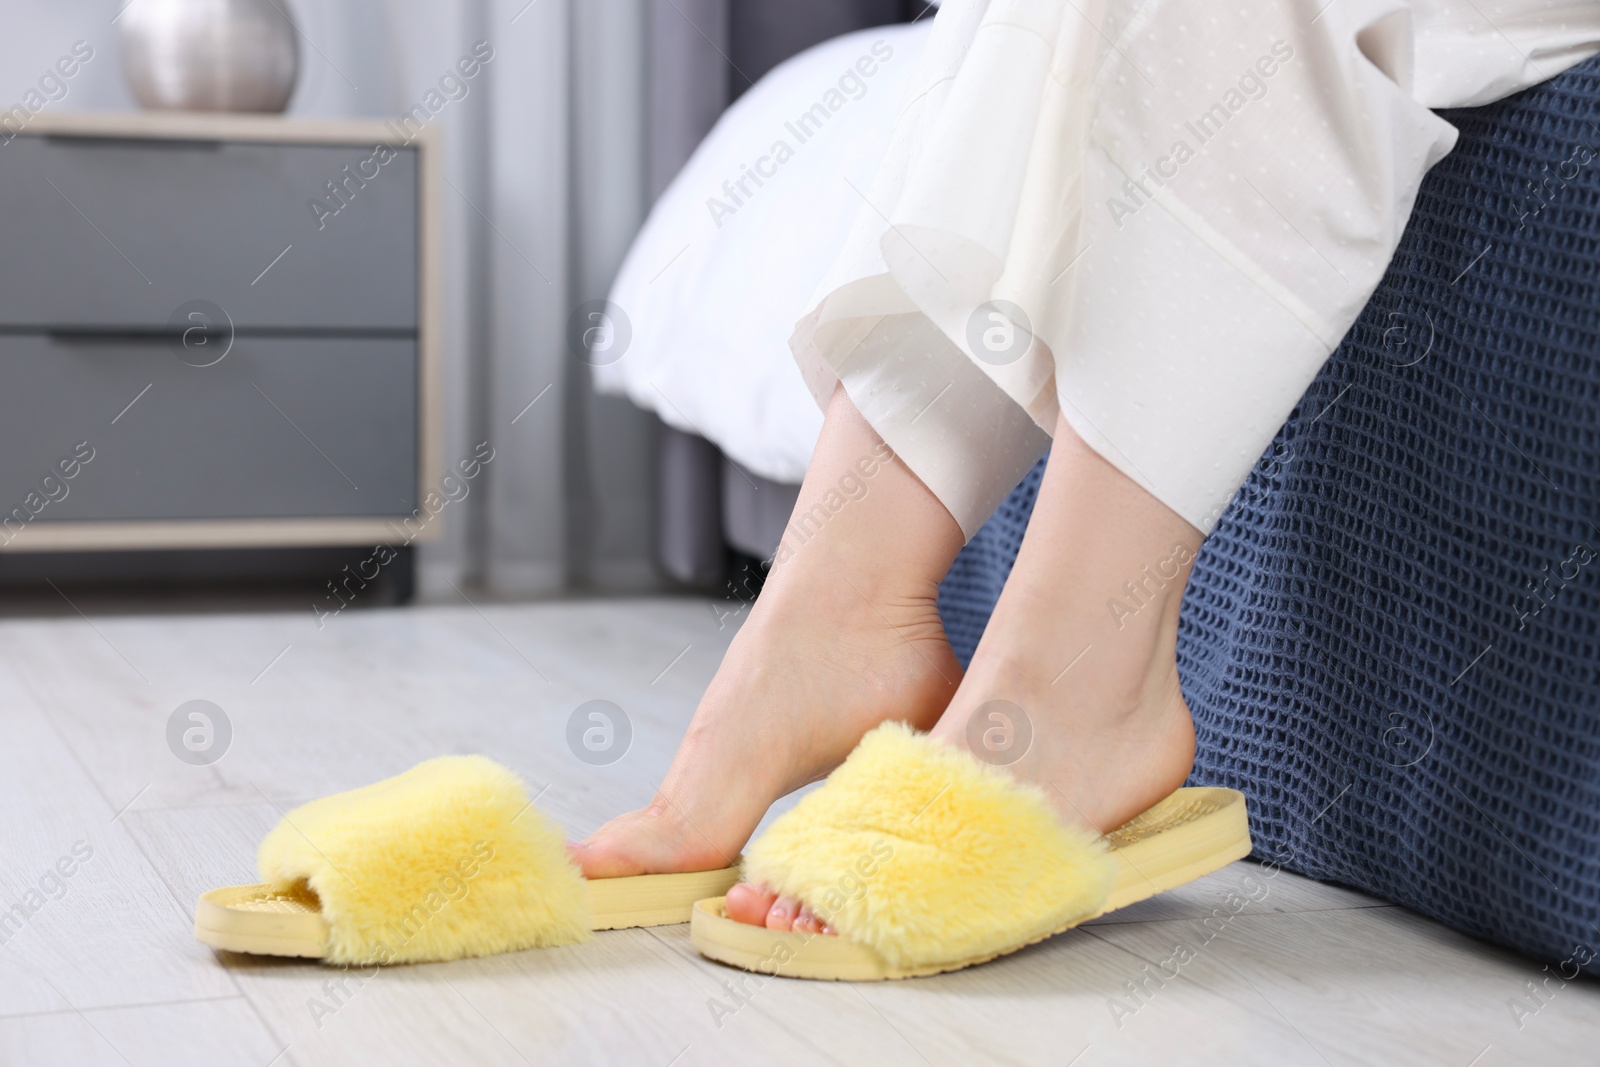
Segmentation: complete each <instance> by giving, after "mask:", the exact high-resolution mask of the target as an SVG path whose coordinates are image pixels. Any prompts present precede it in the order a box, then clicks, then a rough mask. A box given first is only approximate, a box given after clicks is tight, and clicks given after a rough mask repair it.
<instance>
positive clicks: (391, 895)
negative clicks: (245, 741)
mask: <svg viewBox="0 0 1600 1067" xmlns="http://www.w3.org/2000/svg"><path fill="white" fill-rule="evenodd" d="M257 859H258V864H259V867H260V871H261V879H262V881H264V882H269V883H271V884H272V885H274V886H275V887H277V888H279V889H286V888H288V887H289V886H291V885H294V884H295V883H305V884H307V885H309V886H310V888H311V889H312V890H313V891H314V892H315V893H316V894H317V896H318V897H319V898H321V902H322V914H323V917H324V918H325V919H327V921H328V924H329V926H330V927H331V928H332V940H331V944H330V946H329V947H330V952H329V955H328V960H329V962H332V963H346V964H359V965H363V966H365V965H369V964H381V963H410V962H418V961H422V960H449V959H459V958H460V957H463V956H488V955H492V954H494V953H498V952H510V951H514V950H516V949H524V948H532V947H535V946H540V945H555V944H568V943H571V942H575V941H581V940H583V939H584V938H586V937H587V936H588V934H589V919H588V895H587V889H586V888H585V886H584V884H583V878H582V875H580V874H579V872H578V870H577V868H575V867H574V866H573V865H572V864H571V862H570V861H569V860H568V859H567V855H566V850H565V847H564V845H563V841H562V835H561V831H560V829H559V828H558V827H557V826H556V825H555V824H554V823H552V822H551V821H550V820H549V819H547V818H546V817H545V816H544V815H542V814H541V813H540V812H539V811H538V810H536V809H535V808H533V807H532V806H530V805H529V803H528V794H527V790H526V789H524V788H523V784H522V781H521V780H520V779H519V778H518V777H517V776H516V775H515V774H514V773H512V772H511V771H510V770H507V769H506V768H505V767H502V766H500V765H499V764H498V763H495V762H494V761H492V760H489V759H485V758H484V757H482V756H444V757H441V758H439V759H432V760H428V761H427V762H425V763H419V764H418V765H417V766H415V767H413V768H411V770H409V771H406V772H405V773H404V774H401V775H397V776H396V777H393V778H388V779H385V780H384V781H381V782H378V783H376V784H374V785H369V786H366V787H364V788H361V789H353V790H351V791H349V792H347V793H338V794H335V795H333V796H329V797H323V798H322V799H321V800H314V801H312V802H311V803H309V804H303V805H301V806H300V807H298V808H296V809H294V810H293V811H291V812H290V813H289V814H288V815H285V816H284V817H283V820H282V821H281V822H279V823H278V825H277V827H276V828H275V829H273V831H272V832H271V833H270V834H268V835H267V837H266V839H265V840H264V841H262V842H261V849H260V852H259V854H258V857H257Z"/></svg>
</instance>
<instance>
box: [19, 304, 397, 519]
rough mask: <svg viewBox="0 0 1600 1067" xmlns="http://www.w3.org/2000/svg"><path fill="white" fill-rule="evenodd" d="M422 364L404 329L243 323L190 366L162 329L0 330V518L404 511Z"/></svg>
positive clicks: (391, 513) (299, 515)
mask: <svg viewBox="0 0 1600 1067" xmlns="http://www.w3.org/2000/svg"><path fill="white" fill-rule="evenodd" d="M417 380H418V368H417V348H416V344H415V342H413V341H411V340H407V339H375V340H374V339H363V340H355V339H328V338H316V339H310V338H277V337H275V338H258V337H257V338H252V337H238V338H236V339H235V340H234V342H233V347H232V348H231V350H229V351H228V353H227V355H226V356H225V357H224V358H223V359H222V360H221V361H220V362H219V363H216V364H215V365H213V366H209V367H195V366H190V365H188V364H187V363H184V362H181V361H180V360H179V359H178V358H177V357H176V356H174V355H173V353H172V352H171V351H170V349H169V347H168V345H167V344H166V343H165V342H164V341H162V340H161V339H158V338H122V339H114V338H109V337H108V338H84V337H70V338H63V337H47V336H35V335H27V336H0V381H3V382H4V388H0V427H4V428H5V430H6V440H7V447H6V449H5V450H4V451H3V452H0V513H3V514H0V518H8V517H11V516H13V515H14V511H13V509H15V508H19V507H20V508H23V509H24V511H25V512H30V513H32V512H34V511H35V509H36V508H37V512H36V514H33V515H32V516H31V517H30V518H29V519H28V520H27V522H26V525H38V524H43V523H51V522H64V521H82V520H146V519H236V518H311V517H324V516H369V517H383V516H394V515H409V514H410V513H411V512H412V510H413V509H414V508H415V507H416V506H417V504H416V496H417V483H418V479H417V461H418V460H417V442H416V425H417V399H418V398H417ZM80 443H83V444H85V446H86V447H85V448H83V449H79V448H78V446H79V445H80ZM75 450H76V451H77V452H78V453H80V455H77V456H75V455H74V453H75ZM89 450H92V452H93V456H92V458H91V459H89V460H88V462H87V463H83V462H81V460H82V455H81V453H83V452H86V451H89ZM74 459H77V460H78V461H79V462H77V463H76V465H74V463H73V461H74ZM63 460H65V461H67V467H68V468H69V469H73V473H74V477H72V478H71V479H70V480H67V479H64V478H62V477H61V472H62V461H63ZM46 476H51V480H50V481H46ZM52 497H55V498H58V499H52ZM41 502H42V503H41ZM11 525H12V526H17V525H18V522H17V521H16V520H15V519H13V521H12V522H11ZM20 536H26V531H24V532H23V534H21V535H20ZM24 547H25V546H24Z"/></svg>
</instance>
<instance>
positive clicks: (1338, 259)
mask: <svg viewBox="0 0 1600 1067" xmlns="http://www.w3.org/2000/svg"><path fill="white" fill-rule="evenodd" d="M1596 51H1600V2H1596V0H1583V2H1561V0H1504V2H1498V3H1497V2H1493V0H1470V2H1468V0H1457V2H1448V3H1447V2H1445V0H1412V2H1406V0H1258V2H1256V3H1253V4H1249V5H1245V4H1225V3H1217V2H1214V0H949V2H947V3H946V4H945V6H944V7H943V8H942V9H941V10H940V12H939V14H938V16H937V18H936V21H935V24H934V27H933V30H932V33H931V36H930V38H929V41H928V45H927V48H926V50H925V51H924V52H923V53H922V55H921V57H920V60H919V65H918V68H917V70H916V73H915V75H914V76H913V78H912V83H911V85H910V87H909V90H908V92H907V94H906V97H905V99H904V101H903V104H902V106H901V111H900V114H899V118H898V120H897V122H896V124H895V127H894V130H893V133H892V135H891V140H890V144H889V146H888V150H887V155H886V157H885V160H884V163H883V165H882V167H881V168H880V170H879V172H878V175H877V178H876V180H875V181H874V182H873V184H872V185H871V187H870V188H866V189H861V190H859V191H860V192H861V194H862V204H861V208H860V212H859V215H858V217H857V220H856V223H855V226H854V229H853V231H852V234H851V237H850V239H849V241H848V243H847V244H846V246H845V248H844V250H843V252H842V253H841V255H840V256H839V258H838V260H837V261H836V262H835V264H834V266H833V268H832V269H831V271H830V272H829V274H828V276H827V278H826V279H825V280H824V282H823V283H822V285H821V287H820V288H819V290H818V291H817V294H816V295H815V297H814V298H813V300H812V302H811V304H810V307H811V310H810V311H809V312H808V313H807V314H806V316H805V317H804V318H803V319H802V320H801V321H800V323H799V325H798V326H797V328H796V330H795V333H794V336H793V339H792V341H791V347H792V349H793V350H794V353H795V355H796V358H797V359H798V360H799V362H800V366H801V370H802V373H803V374H804V376H805V379H806V382H807V385H808V386H809V387H810V389H811V391H812V393H813V394H814V395H815V396H816V397H817V399H818V401H819V402H822V403H825V402H826V400H827V398H828V396H829V395H830V394H831V393H832V391H833V389H834V387H835V383H836V382H842V383H843V385H844V388H845V390H846V392H847V393H848V394H849V396H850V398H851V400H852V401H853V402H854V404H855V405H856V407H857V408H858V409H860V411H861V412H862V414H863V415H864V416H865V417H866V418H867V420H868V421H869V422H870V423H871V424H872V426H873V427H874V428H875V429H876V430H877V432H878V433H879V434H880V435H881V436H882V437H883V438H884V440H885V441H886V442H887V443H888V444H889V445H890V446H891V447H892V448H893V449H894V450H895V451H896V452H897V453H898V454H899V455H900V457H901V458H902V459H903V460H904V461H905V462H906V463H907V465H908V466H909V467H910V468H911V469H912V471H913V472H915V473H916V474H917V476H918V477H919V478H921V479H922V481H923V482H924V483H925V484H926V485H927V486H928V487H929V489H930V490H932V491H933V492H934V493H935V494H936V495H937V496H938V497H939V499H940V500H941V501H942V502H943V503H944V504H945V506H946V507H947V508H948V509H949V510H950V512H951V514H952V515H953V516H954V517H955V518H956V520H957V522H959V523H960V525H961V527H962V529H963V531H964V532H965V533H966V535H967V536H968V537H971V536H972V534H974V533H975V532H976V531H977V529H978V527H979V526H981V525H982V524H983V522H984V520H985V519H987V518H988V516H989V514H990V513H991V512H992V511H993V510H994V509H995V507H997V506H998V505H999V503H1000V501H1001V500H1003V499H1004V498H1005V496H1006V494H1007V493H1008V492H1009V491H1010V490H1011V489H1012V487H1013V486H1015V485H1016V483H1017V481H1018V480H1019V479H1020V478H1021V477H1022V475H1023V474H1024V473H1025V472H1026V471H1027V470H1028V468H1029V467H1030V466H1032V465H1033V463H1034V462H1035V461H1036V460H1037V459H1038V457H1039V455H1040V454H1041V453H1042V452H1043V450H1044V449H1045V447H1046V446H1047V445H1048V443H1049V438H1048V435H1049V434H1050V433H1051V432H1053V431H1054V428H1055V426H1056V421H1057V418H1058V416H1059V417H1061V418H1063V419H1065V421H1066V422H1067V423H1068V424H1069V425H1070V426H1071V427H1072V429H1073V430H1074V431H1075V432H1076V433H1077V434H1078V435H1079V436H1081V437H1082V438H1083V439H1084V441H1085V442H1087V443H1088V444H1089V445H1090V446H1091V447H1093V448H1094V449H1095V450H1096V451H1097V452H1099V453H1100V454H1101V455H1102V456H1104V457H1105V458H1106V459H1107V460H1108V461H1109V462H1111V463H1112V464H1114V465H1115V466H1116V467H1117V468H1118V469H1120V470H1121V471H1122V472H1123V473H1124V474H1126V475H1127V476H1128V477H1129V478H1131V479H1133V480H1134V481H1135V482H1137V483H1138V484H1140V485H1141V486H1143V487H1144V488H1145V489H1147V490H1149V491H1150V492H1151V493H1152V494H1154V495H1155V496H1156V497H1157V498H1158V499H1160V500H1161V501H1162V502H1163V503H1165V504H1167V505H1168V506H1169V507H1171V508H1172V509H1173V510H1174V511H1176V512H1177V513H1178V514H1179V515H1181V516H1182V517H1183V518H1184V519H1186V520H1187V521H1188V522H1189V523H1191V524H1192V525H1194V526H1195V527H1197V528H1198V529H1199V530H1201V531H1202V532H1205V533H1209V532H1210V530H1211V528H1212V526H1213V525H1214V524H1215V523H1216V521H1217V519H1218V517H1219V516H1220V515H1221V513H1222V511H1223V509H1224V508H1225V507H1226V506H1227V503H1228V501H1229V500H1230V498H1231V497H1232V496H1233V494H1234V492H1235V491H1236V490H1237V489H1238V487H1239V486H1240V485H1241V484H1242V483H1243V481H1244V479H1245V477H1246V475H1247V474H1248V473H1249V471H1250V468H1251V467H1252V465H1253V464H1254V463H1255V462H1256V460H1257V459H1258V458H1259V457H1260V455H1261V453H1262V451H1263V450H1264V449H1265V447H1266V446H1267V444H1268V443H1269V442H1270V441H1271V439H1272V437H1273V436H1274V435H1275V434H1276V432H1277V430H1278V428H1279V427H1280V426H1281V425H1282V424H1283V421H1284V419H1285V418H1286V417H1287V415H1288V413H1289V411H1290V410H1291V409H1292V408H1293V406H1294V405H1295V403H1296V402H1297V401H1298V400H1299V398H1300V396H1301V394H1302V393H1303V392H1304V391H1305V389H1306V387H1307V385H1309V384H1310V382H1311V380H1312V378H1313V377H1314V376H1315V375H1316V373H1317V371H1318V369H1319V368H1320V367H1321V366H1322V364H1323V362H1324V361H1325V360H1326V359H1327V357H1328V355H1329V354H1330V353H1331V352H1332V351H1333V349H1334V347H1335V346H1336V345H1337V344H1338V342H1339V340H1340V338H1341V337H1342V336H1343V335H1344V333H1345V332H1346V330H1348V329H1349V327H1350V325H1351V324H1352V323H1353V322H1354V320H1355V318H1356V316H1357V315H1358V314H1359V313H1360V311H1361V309H1362V307H1363V305H1364V304H1365V303H1366V301H1367V299H1368V297H1369V296H1370V295H1371V293H1372V291H1373V289H1374V288H1375V287H1376V286H1377V284H1378V281H1379V279H1380V278H1381V277H1382V275H1383V272H1384V270H1385V268H1386V267H1387V265H1388V263H1389V260H1390V257H1391V256H1392V255H1393V253H1394V249H1395V246H1396V244H1397V242H1398V240H1399V238H1400V233H1401V230H1402V229H1403V227H1404V225H1405V222H1406V219H1407V218H1408V216H1409V215H1410V212H1411V208H1412V204H1413V202H1414V200H1415V197H1416V194H1417V188H1418V185H1419V183H1420V182H1421V180H1422V178H1423V175H1424V174H1426V173H1427V171H1428V169H1429V168H1430V167H1431V166H1433V164H1435V163H1437V162H1438V161H1439V160H1440V159H1442V158H1443V157H1444V156H1445V155H1446V154H1447V153H1448V152H1449V151H1450V149H1451V148H1452V147H1453V146H1454V143H1455V137H1456V131H1455V129H1454V127H1452V126H1451V125H1450V124H1449V123H1447V122H1445V121H1444V120H1443V119H1441V118H1439V117H1438V116H1437V115H1435V114H1434V113H1433V111H1432V110H1431V109H1433V108H1445V107H1466V106H1473V105H1477V104H1483V103H1487V102H1490V101H1493V100H1496V99H1499V98H1501V97H1504V96H1507V95H1509V94H1511V93H1513V92H1516V91H1518V90H1520V89H1523V88H1526V87H1528V86H1530V85H1533V84H1535V83H1537V82H1540V81H1543V80H1545V79H1547V78H1550V77H1554V76H1555V75H1556V74H1558V73H1560V72H1561V71H1563V70H1565V69H1566V68H1568V67H1570V66H1572V65H1573V64H1575V63H1577V62H1580V61H1581V60H1583V59H1585V58H1587V57H1589V56H1591V55H1593V54H1594V53H1595V52H1596ZM1479 251H1481V249H1473V248H1463V249H1462V250H1461V253H1462V255H1461V260H1462V264H1463V266H1464V265H1466V264H1467V263H1468V262H1469V261H1470V260H1471V259H1472V257H1473V256H1474V255H1476V254H1477V252H1479Z"/></svg>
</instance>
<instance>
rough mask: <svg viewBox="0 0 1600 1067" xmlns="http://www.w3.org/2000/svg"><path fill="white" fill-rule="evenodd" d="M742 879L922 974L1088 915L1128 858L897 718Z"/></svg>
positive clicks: (765, 840) (770, 839)
mask: <svg viewBox="0 0 1600 1067" xmlns="http://www.w3.org/2000/svg"><path fill="white" fill-rule="evenodd" d="M744 875H745V879H746V880H747V881H750V882H753V883H756V884H760V885H765V886H768V887H770V888H772V889H775V890H777V891H778V892H779V893H782V894H785V895H787V896H793V897H798V898H799V899H800V900H802V901H804V902H806V903H807V904H810V905H811V908H812V910H813V911H814V912H816V913H817V914H818V915H819V916H821V917H822V918H824V919H825V920H826V921H827V922H829V923H830V924H832V926H833V927H834V929H835V930H837V931H838V932H839V934H841V935H842V936H844V937H848V938H850V939H851V940H853V941H857V942H859V943H861V944H865V945H868V946H870V947H871V948H873V949H874V950H876V951H877V952H878V954H879V955H881V956H882V957H884V959H886V960H888V961H889V962H890V963H892V964H894V965H896V966H900V967H916V966H922V965H927V964H937V963H948V962H954V961H958V960H967V959H972V958H975V957H979V956H983V955H987V954H989V953H993V952H999V951H1001V950H1003V949H1007V948H1012V947H1015V946H1016V945H1019V944H1023V943H1026V942H1030V941H1033V940H1037V939H1038V938H1040V937H1043V936H1045V935H1046V934H1049V933H1051V932H1052V931H1054V930H1056V929H1059V928H1060V927H1062V926H1064V925H1066V924H1068V923H1070V922H1072V921H1073V920H1075V919H1081V918H1085V917H1087V916H1088V915H1090V914H1092V913H1093V912H1095V911H1096V910H1097V909H1098V908H1099V907H1100V905H1101V904H1103V903H1104V902H1105V900H1106V898H1107V896H1108V895H1109V894H1110V892H1111V886H1112V883H1113V881H1114V880H1115V878H1116V862H1115V860H1114V859H1112V858H1111V856H1110V855H1109V854H1108V852H1107V850H1106V848H1105V846H1104V845H1103V844H1102V843H1101V842H1100V841H1099V839H1098V837H1097V836H1096V835H1094V834H1092V833H1089V832H1087V831H1084V830H1080V829H1077V828H1075V827H1071V826H1068V825H1066V824H1064V823H1063V822H1062V821H1061V820H1060V819H1058V818H1057V817H1056V814H1055V812H1054V811H1053V810H1052V809H1051V807H1050V803H1049V801H1048V800H1047V799H1046V797H1045V795H1044V793H1043V792H1041V791H1040V790H1038V789H1036V788H1034V787H1033V786H1029V785H1024V784H1021V783H1019V782H1018V781H1017V780H1016V779H1014V778H1012V777H1011V776H1010V775H1008V774H1006V773H1005V772H1004V771H1002V770H999V769H997V768H994V767H990V766H987V765H985V764H982V763H979V762H978V761H977V760H975V759H973V758H972V757H971V756H969V755H967V754H966V753H964V752H960V751H958V750H956V749H954V748H951V747H950V746H948V745H944V744H941V743H939V742H937V741H934V740H932V739H931V738H929V737H928V736H927V735H925V734H919V733H916V732H915V731H913V730H911V729H910V728H909V727H907V726H905V725H903V724H900V723H889V724H885V725H884V726H880V727H879V728H878V729H876V730H874V731H873V732H872V733H870V734H868V735H867V736H866V738H865V739H864V740H862V742H861V744H860V745H858V746H857V747H856V750H855V751H854V752H853V753H851V755H850V758H849V759H848V760H846V761H845V762H844V764H843V765H842V766H841V767H840V768H839V769H838V770H836V771H834V772H833V774H832V776H831V777H829V779H828V781H827V783H826V784H825V785H824V786H823V787H822V788H821V789H819V790H817V791H816V792H814V793H811V794H810V795H808V796H807V797H805V798H804V799H803V800H801V801H800V803H799V804H797V805H796V806H795V807H794V809H793V810H791V811H789V812H788V813H787V814H785V815H783V816H782V817H781V818H779V819H778V820H777V821H776V822H774V823H773V824H772V827H771V828H770V829H769V830H768V831H767V832H766V833H765V834H763V835H762V836H761V837H760V838H759V839H758V840H757V841H756V842H755V844H754V845H753V846H751V848H750V849H749V850H748V851H747V852H746V855H745V863H744Z"/></svg>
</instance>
